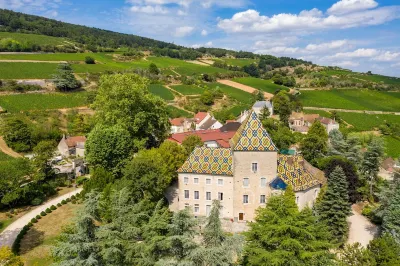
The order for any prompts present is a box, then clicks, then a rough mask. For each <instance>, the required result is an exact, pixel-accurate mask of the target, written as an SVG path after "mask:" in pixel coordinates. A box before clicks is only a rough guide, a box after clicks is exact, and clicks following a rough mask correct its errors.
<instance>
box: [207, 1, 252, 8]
mask: <svg viewBox="0 0 400 266" xmlns="http://www.w3.org/2000/svg"><path fill="white" fill-rule="evenodd" d="M199 2H201V5H202V6H203V7H204V8H210V7H212V6H217V7H229V8H239V7H244V6H245V5H247V4H248V1H247V0H203V1H199Z"/></svg>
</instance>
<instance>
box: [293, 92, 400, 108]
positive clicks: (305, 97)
mask: <svg viewBox="0 0 400 266" xmlns="http://www.w3.org/2000/svg"><path fill="white" fill-rule="evenodd" d="M399 95H400V93H399V92H396V93H395V92H380V91H372V90H361V89H359V90H330V91H327V90H324V91H318V90H314V91H302V92H301V96H300V99H301V100H302V102H303V105H304V106H312V107H326V108H338V109H350V110H371V111H374V110H375V111H399V109H400V108H399V106H400V98H399Z"/></svg>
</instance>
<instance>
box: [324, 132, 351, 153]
mask: <svg viewBox="0 0 400 266" xmlns="http://www.w3.org/2000/svg"><path fill="white" fill-rule="evenodd" d="M347 147H348V145H347V143H346V141H345V139H344V137H343V134H342V133H341V132H340V131H339V130H337V129H334V130H332V131H331V132H329V149H328V153H329V155H343V154H344V153H345V152H346V150H347Z"/></svg>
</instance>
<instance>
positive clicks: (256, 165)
mask: <svg viewBox="0 0 400 266" xmlns="http://www.w3.org/2000/svg"><path fill="white" fill-rule="evenodd" d="M251 170H252V171H253V172H254V173H256V172H257V170H258V164H257V163H252V164H251Z"/></svg>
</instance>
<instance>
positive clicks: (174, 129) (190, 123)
mask: <svg viewBox="0 0 400 266" xmlns="http://www.w3.org/2000/svg"><path fill="white" fill-rule="evenodd" d="M170 122H171V134H175V133H183V132H188V131H190V130H193V128H194V125H195V124H194V119H192V118H184V117H178V118H174V119H171V120H170Z"/></svg>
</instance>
